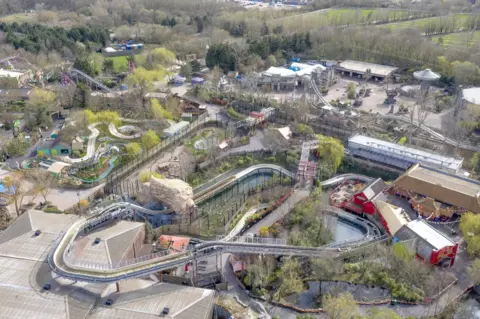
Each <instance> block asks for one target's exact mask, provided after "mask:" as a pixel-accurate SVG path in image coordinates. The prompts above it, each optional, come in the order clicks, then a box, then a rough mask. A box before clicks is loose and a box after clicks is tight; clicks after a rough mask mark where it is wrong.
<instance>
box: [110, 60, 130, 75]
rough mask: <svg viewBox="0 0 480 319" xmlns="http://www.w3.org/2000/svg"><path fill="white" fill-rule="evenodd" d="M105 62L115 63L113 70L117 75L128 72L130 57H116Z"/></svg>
mask: <svg viewBox="0 0 480 319" xmlns="http://www.w3.org/2000/svg"><path fill="white" fill-rule="evenodd" d="M105 60H112V61H113V69H114V71H115V72H116V73H121V72H127V71H128V56H116V57H113V58H107V59H105Z"/></svg>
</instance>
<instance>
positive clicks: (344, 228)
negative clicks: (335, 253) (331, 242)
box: [334, 218, 365, 242]
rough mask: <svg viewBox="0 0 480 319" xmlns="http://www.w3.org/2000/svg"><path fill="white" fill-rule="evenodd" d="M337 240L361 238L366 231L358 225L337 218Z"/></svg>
mask: <svg viewBox="0 0 480 319" xmlns="http://www.w3.org/2000/svg"><path fill="white" fill-rule="evenodd" d="M334 235H335V242H344V241H347V240H348V241H355V240H360V239H362V238H363V236H364V235H365V233H364V231H363V230H362V229H360V228H358V227H355V226H353V225H350V224H347V223H345V222H343V221H342V220H341V219H338V218H337V227H336V229H335V234H334Z"/></svg>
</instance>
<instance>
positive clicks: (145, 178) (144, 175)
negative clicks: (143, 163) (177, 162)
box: [138, 170, 152, 183]
mask: <svg viewBox="0 0 480 319" xmlns="http://www.w3.org/2000/svg"><path fill="white" fill-rule="evenodd" d="M151 177H152V174H151V173H150V171H147V170H144V171H141V172H140V174H139V176H138V180H139V181H140V183H146V182H149V181H150V178H151Z"/></svg>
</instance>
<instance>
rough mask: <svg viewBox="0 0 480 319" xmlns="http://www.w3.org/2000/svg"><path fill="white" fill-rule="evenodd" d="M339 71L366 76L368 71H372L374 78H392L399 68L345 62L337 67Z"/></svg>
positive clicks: (350, 61) (351, 61)
mask: <svg viewBox="0 0 480 319" xmlns="http://www.w3.org/2000/svg"><path fill="white" fill-rule="evenodd" d="M337 68H338V69H339V70H345V71H352V72H355V73H360V74H364V73H366V72H367V70H368V69H370V71H371V75H372V76H382V77H387V76H390V75H391V74H392V73H393V72H395V71H397V70H398V68H397V67H394V66H388V65H381V64H374V63H368V62H361V61H353V60H345V61H342V62H340V64H338V65H337Z"/></svg>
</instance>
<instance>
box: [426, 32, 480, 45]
mask: <svg viewBox="0 0 480 319" xmlns="http://www.w3.org/2000/svg"><path fill="white" fill-rule="evenodd" d="M432 41H433V42H434V43H440V44H443V45H444V46H446V47H449V46H452V47H472V46H476V45H478V44H480V31H469V32H459V33H450V34H444V35H438V36H434V37H432Z"/></svg>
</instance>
